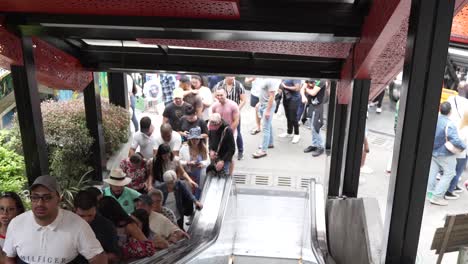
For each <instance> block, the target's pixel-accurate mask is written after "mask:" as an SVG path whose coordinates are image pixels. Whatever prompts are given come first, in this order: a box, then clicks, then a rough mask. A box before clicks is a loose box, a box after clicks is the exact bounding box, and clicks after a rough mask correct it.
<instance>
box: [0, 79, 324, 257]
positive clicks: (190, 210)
mask: <svg viewBox="0 0 468 264" xmlns="http://www.w3.org/2000/svg"><path fill="white" fill-rule="evenodd" d="M213 80H215V81H213ZM208 82H209V83H211V85H210V86H211V87H206V86H204V78H202V77H200V76H197V75H192V76H191V77H188V76H185V75H182V76H178V77H177V79H176V76H174V75H169V74H163V75H161V76H160V83H161V90H162V94H163V100H164V105H165V108H164V112H163V113H162V116H163V120H162V123H161V124H157V125H155V124H153V122H152V120H151V118H150V117H148V116H144V117H142V118H141V119H140V120H139V122H138V120H137V118H136V115H135V101H136V95H137V93H138V91H137V90H138V89H137V87H136V85H134V87H133V89H132V91H131V94H130V106H131V109H132V110H133V111H132V112H133V113H132V117H131V120H132V123H133V125H134V126H135V133H134V134H133V137H132V142H131V147H130V150H129V153H128V157H126V158H125V159H123V160H121V162H120V164H119V167H118V168H114V169H112V170H111V171H110V174H109V175H108V177H107V178H106V179H105V180H104V182H105V185H106V186H105V187H104V188H102V189H99V188H97V187H89V188H87V189H85V190H81V191H79V192H78V193H76V195H75V196H74V211H73V212H71V211H67V210H65V209H62V208H61V207H60V202H61V190H60V187H59V184H58V183H57V180H56V178H54V177H51V176H48V175H43V176H39V177H38V178H37V179H36V180H35V182H34V183H33V184H32V185H31V187H30V200H31V207H32V208H31V209H32V210H30V211H26V212H25V207H24V206H23V203H22V201H21V199H20V197H19V196H18V195H17V194H16V193H13V192H5V193H1V197H0V247H1V248H2V249H3V253H2V254H0V257H1V258H2V259H0V262H2V261H3V262H5V263H88V262H89V263H119V262H121V261H123V260H125V261H126V260H133V259H139V258H143V257H148V256H151V255H153V254H154V253H155V252H156V251H157V250H160V249H164V248H167V247H169V246H170V245H171V244H173V243H177V242H178V241H180V240H182V239H189V238H190V237H189V235H188V234H187V233H186V231H185V228H186V227H187V226H188V225H190V224H191V221H192V218H193V215H194V211H195V209H197V210H201V209H202V208H203V204H202V203H201V202H200V198H201V196H202V192H203V180H202V178H203V177H204V176H205V175H211V176H230V175H232V174H233V170H234V165H235V163H234V155H235V153H236V151H237V160H242V159H243V158H244V144H243V138H242V132H241V120H242V118H241V109H242V108H243V107H244V106H245V105H246V104H247V97H246V90H245V88H244V86H243V84H242V83H241V82H239V81H238V80H236V79H235V78H234V76H227V77H225V78H219V77H217V76H214V77H213V78H212V79H209V80H208ZM246 82H248V83H251V85H252V90H251V97H250V106H251V107H253V108H255V110H256V111H255V118H256V127H255V128H253V129H252V130H251V131H250V133H251V134H252V135H256V134H258V133H262V134H263V137H262V144H261V145H260V146H259V148H258V149H257V150H256V151H255V152H254V153H253V154H252V157H253V158H262V157H265V156H267V151H268V149H270V148H273V147H274V135H273V128H272V121H273V114H274V113H275V112H276V111H277V108H278V105H279V104H280V101H279V100H280V99H282V100H283V106H284V110H285V111H284V112H285V115H286V119H287V124H286V133H284V134H281V135H279V137H282V138H291V143H293V144H296V143H298V142H299V140H300V135H299V122H300V121H302V122H303V123H305V122H308V123H310V124H311V127H312V140H311V142H312V144H311V146H309V147H307V148H306V149H305V150H304V152H306V153H309V152H312V155H313V156H319V155H321V154H322V153H323V149H324V147H323V140H322V138H321V136H320V128H321V127H322V122H323V121H322V115H323V103H324V100H325V93H326V86H327V83H326V82H324V81H320V80H307V81H305V82H301V81H300V80H292V79H291V80H279V79H272V78H247V79H246ZM176 83H178V87H175V86H176ZM186 220H187V221H186ZM31 238H34V239H31ZM0 252H2V251H0Z"/></svg>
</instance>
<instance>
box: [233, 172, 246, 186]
mask: <svg viewBox="0 0 468 264" xmlns="http://www.w3.org/2000/svg"><path fill="white" fill-rule="evenodd" d="M234 182H235V183H236V184H247V175H245V174H236V175H234Z"/></svg>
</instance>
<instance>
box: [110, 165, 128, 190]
mask: <svg viewBox="0 0 468 264" xmlns="http://www.w3.org/2000/svg"><path fill="white" fill-rule="evenodd" d="M104 181H105V182H107V183H108V184H110V185H114V186H125V185H128V184H129V183H130V182H131V181H132V179H130V178H129V177H125V173H124V172H123V171H122V169H120V168H117V169H113V170H111V172H110V174H109V178H107V179H105V180H104Z"/></svg>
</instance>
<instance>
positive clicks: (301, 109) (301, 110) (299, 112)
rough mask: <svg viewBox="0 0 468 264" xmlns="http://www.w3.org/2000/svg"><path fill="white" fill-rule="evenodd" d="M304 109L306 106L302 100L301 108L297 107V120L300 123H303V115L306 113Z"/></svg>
mask: <svg viewBox="0 0 468 264" xmlns="http://www.w3.org/2000/svg"><path fill="white" fill-rule="evenodd" d="M304 107H305V104H304V103H302V98H301V101H300V103H299V106H298V107H297V112H296V120H297V122H298V123H299V122H301V119H302V113H304Z"/></svg>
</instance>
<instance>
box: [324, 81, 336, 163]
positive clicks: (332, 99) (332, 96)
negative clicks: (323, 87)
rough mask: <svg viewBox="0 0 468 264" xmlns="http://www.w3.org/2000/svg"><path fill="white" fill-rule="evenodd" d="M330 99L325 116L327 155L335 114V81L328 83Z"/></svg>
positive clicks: (330, 144) (330, 145) (330, 143)
mask: <svg viewBox="0 0 468 264" xmlns="http://www.w3.org/2000/svg"><path fill="white" fill-rule="evenodd" d="M329 98H330V99H329V100H328V116H327V138H326V141H325V151H326V152H327V155H329V153H330V150H331V147H332V134H333V119H334V116H335V104H336V100H337V99H336V81H332V82H331V84H330V97H329Z"/></svg>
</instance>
